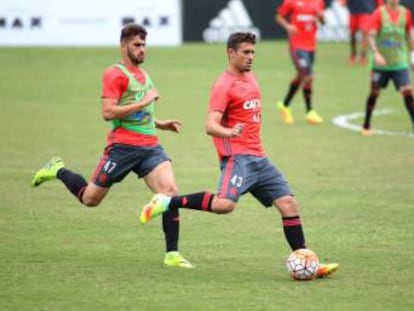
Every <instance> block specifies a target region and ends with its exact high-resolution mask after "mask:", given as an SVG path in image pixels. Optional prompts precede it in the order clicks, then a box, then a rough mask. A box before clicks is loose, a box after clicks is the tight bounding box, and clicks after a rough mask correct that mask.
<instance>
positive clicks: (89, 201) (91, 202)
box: [82, 196, 102, 207]
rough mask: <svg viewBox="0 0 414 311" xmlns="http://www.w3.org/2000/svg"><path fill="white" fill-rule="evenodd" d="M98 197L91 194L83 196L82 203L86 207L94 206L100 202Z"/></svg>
mask: <svg viewBox="0 0 414 311" xmlns="http://www.w3.org/2000/svg"><path fill="white" fill-rule="evenodd" d="M101 200H102V199H101V198H100V197H93V196H83V197H82V203H83V205H85V206H87V207H96V206H98V205H99V203H101Z"/></svg>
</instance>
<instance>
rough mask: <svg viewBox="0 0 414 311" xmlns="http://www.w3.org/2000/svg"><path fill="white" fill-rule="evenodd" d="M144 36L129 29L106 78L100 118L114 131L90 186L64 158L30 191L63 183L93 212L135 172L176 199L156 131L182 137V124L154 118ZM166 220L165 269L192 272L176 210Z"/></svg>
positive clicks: (155, 96) (137, 27) (56, 159)
mask: <svg viewBox="0 0 414 311" xmlns="http://www.w3.org/2000/svg"><path fill="white" fill-rule="evenodd" d="M146 36H147V31H146V29H145V28H144V27H142V26H140V25H137V24H128V25H125V26H124V28H123V29H122V31H121V38H120V45H121V54H122V58H121V61H120V62H119V63H118V64H116V65H113V66H111V67H109V68H108V69H106V70H105V72H104V74H103V79H102V81H103V87H102V117H103V118H104V120H106V121H111V122H112V130H111V131H110V132H109V134H108V137H107V146H106V148H105V151H104V154H103V156H102V158H101V160H100V162H99V164H98V166H97V168H96V170H95V172H94V173H93V175H92V177H91V178H90V180H89V182H87V181H86V180H85V179H84V178H83V177H82V176H81V175H79V174H77V173H74V172H72V171H71V170H69V169H67V168H65V166H64V163H63V160H62V159H61V158H59V157H54V158H52V159H51V160H50V161H48V162H47V163H46V164H45V165H44V166H43V167H42V168H41V169H40V170H39V171H37V172H36V174H35V175H34V177H33V179H32V186H34V187H37V186H39V185H41V184H42V183H44V182H45V181H49V180H54V179H60V180H61V181H62V182H63V183H64V184H65V186H66V187H67V188H68V190H69V191H70V192H71V193H72V194H73V195H74V196H75V197H77V198H78V199H79V201H80V202H81V203H82V204H84V205H85V206H89V207H94V206H97V205H99V203H100V202H101V201H102V200H103V198H104V197H105V195H106V194H107V193H108V191H109V189H110V188H111V186H112V185H113V184H114V183H117V182H120V181H122V180H123V179H124V178H125V177H126V176H127V175H128V174H129V173H130V172H131V171H132V172H134V173H135V174H136V175H137V176H138V177H139V178H142V179H143V180H144V181H145V183H146V185H147V186H148V187H149V189H150V190H151V191H152V192H154V193H159V192H161V193H164V194H166V195H177V192H178V190H177V185H176V181H175V177H174V173H173V170H172V165H171V160H170V158H169V157H168V156H167V154H166V153H165V151H164V149H163V148H162V146H161V145H160V142H159V139H158V136H157V135H156V134H157V133H156V129H160V130H169V131H172V132H179V131H180V129H181V126H182V124H181V122H180V121H178V120H157V119H155V116H154V104H155V102H156V101H157V100H158V99H159V94H158V91H157V90H156V89H155V88H154V85H153V82H152V80H151V79H150V77H149V76H148V74H147V73H146V72H145V71H144V70H143V69H142V68H140V64H141V63H143V62H144V58H145V42H146V41H145V40H146ZM163 215H164V217H163V219H162V225H163V230H164V234H165V240H166V255H165V258H164V264H165V265H166V266H176V267H184V268H192V267H193V265H192V264H191V263H190V262H189V261H187V260H186V259H185V258H184V257H183V256H182V255H181V254H180V253H179V252H178V237H179V214H178V212H177V210H171V212H170V213H168V214H163Z"/></svg>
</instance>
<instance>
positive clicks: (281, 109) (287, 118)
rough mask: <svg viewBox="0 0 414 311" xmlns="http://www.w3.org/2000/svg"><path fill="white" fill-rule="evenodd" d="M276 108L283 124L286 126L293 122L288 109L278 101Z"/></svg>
mask: <svg viewBox="0 0 414 311" xmlns="http://www.w3.org/2000/svg"><path fill="white" fill-rule="evenodd" d="M276 107H277V109H278V110H279V114H280V117H281V118H282V120H283V122H285V123H286V124H293V122H295V120H294V119H293V115H292V112H291V111H290V108H289V107H286V106H285V104H284V103H283V102H282V101H278V102H277V104H276Z"/></svg>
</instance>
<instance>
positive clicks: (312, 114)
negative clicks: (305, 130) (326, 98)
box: [306, 110, 323, 125]
mask: <svg viewBox="0 0 414 311" xmlns="http://www.w3.org/2000/svg"><path fill="white" fill-rule="evenodd" d="M306 120H307V121H308V122H309V123H310V124H314V125H316V124H321V123H322V122H323V119H322V117H321V116H320V115H319V114H318V113H317V112H316V111H315V110H309V111H308V113H307V114H306Z"/></svg>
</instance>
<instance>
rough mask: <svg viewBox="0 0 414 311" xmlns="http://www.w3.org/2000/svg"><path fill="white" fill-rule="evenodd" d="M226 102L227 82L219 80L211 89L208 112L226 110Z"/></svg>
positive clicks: (227, 100) (227, 98)
mask: <svg viewBox="0 0 414 311" xmlns="http://www.w3.org/2000/svg"><path fill="white" fill-rule="evenodd" d="M228 103H229V95H228V87H227V83H223V82H221V81H220V80H219V81H217V82H216V83H215V84H214V86H213V88H212V90H211V95H210V103H209V108H208V110H209V112H211V111H219V112H224V111H226V108H227V105H228Z"/></svg>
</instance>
